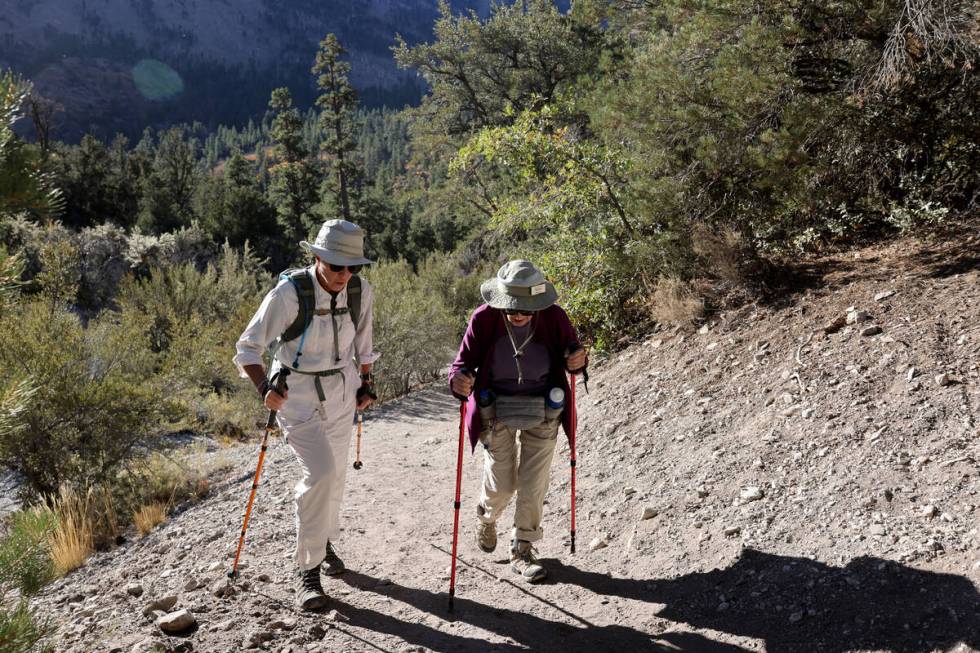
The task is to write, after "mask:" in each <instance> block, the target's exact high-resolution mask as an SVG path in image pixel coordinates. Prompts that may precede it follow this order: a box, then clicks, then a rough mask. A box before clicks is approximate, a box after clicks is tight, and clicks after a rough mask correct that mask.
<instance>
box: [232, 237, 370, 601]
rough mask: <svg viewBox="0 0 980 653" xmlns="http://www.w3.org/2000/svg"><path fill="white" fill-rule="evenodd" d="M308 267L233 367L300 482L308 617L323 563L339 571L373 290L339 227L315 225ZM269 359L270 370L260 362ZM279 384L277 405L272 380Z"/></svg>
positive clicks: (291, 274) (283, 287)
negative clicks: (246, 381)
mask: <svg viewBox="0 0 980 653" xmlns="http://www.w3.org/2000/svg"><path fill="white" fill-rule="evenodd" d="M300 244H301V245H302V246H303V247H304V248H305V249H306V250H307V251H308V252H310V253H311V254H313V256H314V257H315V259H316V260H315V262H314V263H313V264H312V265H311V266H309V267H307V268H301V269H298V270H288V271H286V272H284V273H283V274H282V275H281V276H280V281H279V283H278V284H277V285H276V287H275V288H273V289H272V290H271V291H269V293H268V294H267V295H266V296H265V299H264V300H263V301H262V305H261V306H259V309H258V311H256V313H255V315H254V316H253V317H252V320H251V321H250V322H249V324H248V326H247V327H246V328H245V331H244V332H243V333H242V335H241V337H240V338H239V339H238V343H237V345H236V349H237V352H238V353H237V354H236V355H235V358H234V361H235V364H236V365H238V368H239V370H240V371H241V373H242V375H243V376H248V378H250V379H251V380H252V382H253V383H254V384H255V386H256V389H257V390H258V391H259V394H260V395H261V397H262V401H263V403H264V404H265V406H266V408H268V409H269V410H275V411H278V415H277V419H278V422H279V426H280V428H281V429H282V432H283V434H284V435H285V436H286V439H287V442H288V443H289V446H290V447H291V448H292V450H293V451H294V452H295V453H296V456H297V458H298V459H299V462H300V466H301V469H302V477H301V478H300V480H299V482H298V483H297V484H296V496H295V498H296V553H295V561H296V564H297V566H298V573H297V577H298V581H297V592H296V600H297V602H298V604H299V605H300V606H301V607H302V608H303V609H307V610H315V609H320V608H323V607H324V606H325V605H326V601H327V598H326V596H325V594H324V592H323V587H322V585H321V583H320V570H321V563H324V562H326V564H325V565H324V572H325V573H327V574H335V573H340V572H341V571H343V570H344V563H343V562H342V561H341V559H340V558H339V557H338V556H337V554H336V552H335V551H334V548H333V545H332V542H334V541H336V539H337V537H338V536H339V535H340V524H339V517H340V503H341V500H342V498H343V491H344V481H345V479H346V475H347V456H348V449H349V447H350V438H351V431H352V428H351V423H352V418H353V417H354V415H355V410H357V411H361V410H364V409H365V408H367V407H368V406H370V404H371V403H372V400H373V399H375V398H376V397H375V394H374V391H373V384H372V378H371V366H372V364H373V363H374V361H375V360H377V358H378V356H379V354H377V353H375V352H374V350H373V334H372V308H373V304H374V294H373V291H372V290H371V286H370V285H369V284H368V283H367V282H366V281H364V280H362V279H361V278H360V277H359V276H357V274H358V273H359V272H360V271H361V267H362V266H364V265H368V264H370V263H371V261H369V260H368V259H366V258H364V232H363V230H362V229H361V228H360V227H358V226H357V225H355V224H353V223H351V222H348V221H346V220H329V221H327V222H325V223H324V224H323V227H322V228H321V229H320V232H319V234H318V235H317V237H316V240H315V241H314V242H313V243H308V242H306V241H303V242H302V243H300ZM267 350H271V352H272V364H271V366H270V369H269V370H268V374H267V370H266V369H265V367H264V365H263V359H262V356H263V353H264V352H266V351H267ZM281 374H285V375H286V376H287V378H288V381H287V388H286V389H285V390H284V391H283V393H282V394H281V395H280V394H279V393H278V392H277V391H276V390H275V389H274V385H275V384H274V383H273V382H272V381H271V380H272V379H275V378H277V376H278V375H281Z"/></svg>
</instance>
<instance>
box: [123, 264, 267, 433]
mask: <svg viewBox="0 0 980 653" xmlns="http://www.w3.org/2000/svg"><path fill="white" fill-rule="evenodd" d="M266 286H271V281H266V275H265V274H264V273H263V272H262V268H261V262H260V261H259V260H258V259H256V258H255V255H254V253H253V252H252V250H251V249H250V248H249V247H248V246H246V247H245V248H244V249H243V250H242V251H237V250H235V249H233V248H232V247H230V246H229V245H228V244H225V245H224V247H223V249H222V252H221V255H220V256H219V257H218V259H217V261H216V262H215V264H214V265H208V266H207V267H206V268H205V269H204V270H203V271H200V270H198V269H197V268H196V267H194V266H193V265H192V264H190V263H185V264H183V265H180V266H176V267H172V268H169V269H154V270H153V271H152V272H151V273H150V275H149V277H147V278H143V279H138V278H135V277H128V278H127V279H125V280H124V281H123V283H122V285H121V287H120V290H119V295H118V298H117V304H118V305H119V309H120V312H121V314H122V315H123V316H127V315H143V316H145V317H146V320H147V324H146V328H147V331H146V336H147V339H148V341H149V345H150V348H151V349H152V351H153V352H155V353H156V359H155V363H156V366H155V368H154V373H155V374H156V375H157V376H158V377H159V378H160V381H161V383H163V384H165V385H166V387H167V388H168V396H170V397H171V398H172V399H174V400H175V401H178V402H180V403H181V405H182V406H184V407H185V408H186V409H187V411H188V413H189V415H191V416H192V417H194V418H196V422H195V424H194V426H195V427H197V428H202V427H203V428H204V429H205V430H208V431H212V432H219V433H227V434H233V433H235V432H238V431H243V430H246V429H248V428H250V424H251V418H250V417H249V415H248V414H239V415H237V416H234V415H232V414H229V412H228V411H227V410H220V409H218V404H223V407H224V408H228V407H229V406H235V405H251V403H252V402H242V401H239V400H237V399H229V400H228V401H221V402H215V401H214V400H212V399H209V397H210V395H211V394H212V393H218V394H219V395H221V396H226V395H237V394H238V393H243V394H247V395H251V394H254V390H253V389H251V387H250V386H249V384H247V383H245V382H243V381H242V380H240V379H239V378H238V373H237V370H236V369H235V366H234V365H233V364H232V362H231V358H232V356H233V355H234V349H235V347H234V345H235V341H236V340H237V339H238V336H239V334H240V333H241V332H242V330H243V329H244V328H245V325H246V324H247V323H248V320H249V318H250V317H251V315H252V312H253V311H254V310H255V307H256V306H257V305H258V303H259V301H260V300H261V297H262V293H263V291H264V290H265V287H266ZM249 399H254V397H251V396H249ZM213 409H218V410H213ZM212 418H213V419H214V420H215V421H212Z"/></svg>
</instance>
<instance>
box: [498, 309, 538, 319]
mask: <svg viewBox="0 0 980 653" xmlns="http://www.w3.org/2000/svg"><path fill="white" fill-rule="evenodd" d="M504 315H524V316H526V317H534V311H518V310H516V309H513V308H505V309H504Z"/></svg>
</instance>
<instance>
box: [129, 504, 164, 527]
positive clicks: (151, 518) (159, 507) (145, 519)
mask: <svg viewBox="0 0 980 653" xmlns="http://www.w3.org/2000/svg"><path fill="white" fill-rule="evenodd" d="M166 519H167V504H165V503H158V502H154V503H149V504H147V505H145V506H143V507H141V508H140V509H139V510H137V511H136V512H134V513H133V524H134V525H135V526H136V528H137V529H138V530H139V532H140V533H141V534H142V535H146V534H147V533H149V532H150V531H152V530H153V529H154V528H156V527H157V526H158V525H160V524H162V523H163V522H164V521H166Z"/></svg>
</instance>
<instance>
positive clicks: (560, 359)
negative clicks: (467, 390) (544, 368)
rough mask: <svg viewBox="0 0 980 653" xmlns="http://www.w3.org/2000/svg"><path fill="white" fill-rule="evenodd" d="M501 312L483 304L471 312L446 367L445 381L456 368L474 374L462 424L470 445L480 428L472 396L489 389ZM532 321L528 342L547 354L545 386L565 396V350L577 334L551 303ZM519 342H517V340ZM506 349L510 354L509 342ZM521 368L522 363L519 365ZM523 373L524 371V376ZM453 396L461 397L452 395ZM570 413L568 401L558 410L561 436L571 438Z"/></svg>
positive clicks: (501, 331)
mask: <svg viewBox="0 0 980 653" xmlns="http://www.w3.org/2000/svg"><path fill="white" fill-rule="evenodd" d="M505 319H507V318H506V317H504V313H503V311H501V310H500V309H498V308H493V307H491V306H489V305H487V304H484V305H482V306H480V307H479V308H477V309H476V310H475V311H473V315H472V316H471V317H470V322H469V324H468V325H467V326H466V334H465V335H464V336H463V342H462V343H461V344H460V346H459V353H458V354H456V360H455V361H453V364H452V367H450V369H449V381H450V383H452V378H453V377H454V376H455V375H456V374H458V373H459V371H460V369H462V368H464V367H465V368H467V369H468V370H469V371H470V372H471V373H473V372H475V373H476V381H475V383H474V384H473V393H472V394H471V395H470V396H469V398H468V399H467V405H466V426H467V430H468V431H469V436H470V445H472V447H474V448H475V447H476V443H477V441H478V440H479V438H480V432H481V431H482V430H483V423H482V420H481V419H480V412H479V411H478V410H477V407H476V397H477V395H479V394H480V391H481V390H484V389H486V388H489V387H490V385H491V377H490V369H491V366H492V365H493V356H494V350H495V349H497V343H498V342H499V340H500V338H501V337H503V338H505V339H506V338H507V330H506V327H504V320H505ZM534 320H535V321H536V322H537V324H536V326H535V329H534V337H533V338H532V339H531V342H530V343H528V347H530V346H531V344H538V345H541V346H543V347H544V349H545V351H546V352H547V354H548V378H547V381H548V382H547V383H546V384H545V385H546V387H550V388H554V387H558V388H561V389H562V390H564V392H565V396H566V397H568V396H569V395H570V392H569V387H568V375H567V374H566V371H565V352H566V350H567V349H568V346H569V345H571V344H578V343H579V339H578V335H577V334H576V333H575V328H574V327H573V326H572V323H571V321H570V320H569V319H568V315H567V314H566V313H565V311H564V310H563V309H562V308H561V307H560V306H558V305H557V304H553V305H552V306H549V307H548V308H546V309H544V310H543V311H539V312H538V313H537V314H536V315H535V316H534ZM517 344H518V345H519V344H520V341H518V343H517ZM507 348H508V349H509V350H510V352H511V353H513V348H512V347H510V343H509V342H508V343H507ZM522 368H523V364H522ZM526 374H527V373H526V372H525V375H526ZM456 398H457V399H463V397H460V396H459V395H456ZM571 421H572V413H571V411H570V410H568V402H566V403H565V408H564V409H563V410H562V414H561V423H562V427H563V428H564V430H565V435H567V436H568V437H569V438H571V435H572V432H573V431H572V423H571Z"/></svg>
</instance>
